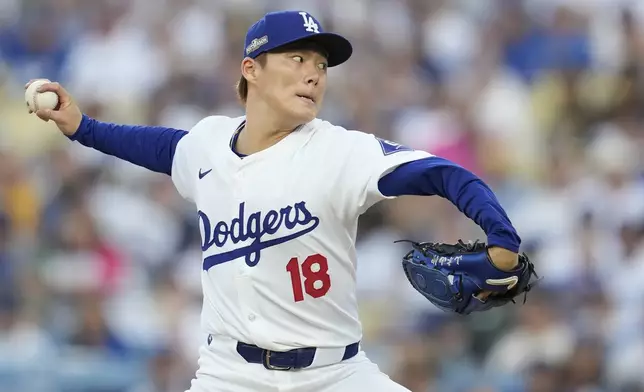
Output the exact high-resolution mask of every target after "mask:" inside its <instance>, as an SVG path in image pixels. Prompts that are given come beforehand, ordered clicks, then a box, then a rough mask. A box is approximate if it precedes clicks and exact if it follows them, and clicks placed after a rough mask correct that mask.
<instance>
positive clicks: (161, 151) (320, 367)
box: [36, 11, 534, 392]
mask: <svg viewBox="0 0 644 392" xmlns="http://www.w3.org/2000/svg"><path fill="white" fill-rule="evenodd" d="M241 49H242V53H241V54H242V56H241V57H240V73H241V77H240V81H239V83H238V88H237V93H238V95H239V99H240V100H241V101H242V103H243V105H244V107H245V114H244V116H241V117H237V118H230V117H226V116H220V115H213V116H209V117H206V118H204V119H203V120H201V121H199V122H198V123H197V124H196V125H195V126H194V127H193V128H192V129H190V130H189V131H186V130H180V129H170V128H163V127H149V126H130V125H119V124H112V123H105V122H100V121H97V120H96V119H93V118H90V117H89V116H87V115H85V114H83V112H82V111H81V110H80V108H79V107H78V106H77V104H76V103H75V102H74V100H73V99H72V97H71V96H70V95H69V94H68V92H67V91H65V89H64V88H63V87H62V86H60V85H59V84H57V83H55V82H52V83H48V84H45V85H43V86H42V87H41V89H40V91H52V92H55V93H56V94H57V95H58V97H59V102H60V104H59V107H58V108H56V109H55V110H48V109H47V110H38V111H37V112H36V115H37V116H38V117H40V118H41V119H43V120H45V121H49V120H51V121H54V122H55V123H56V124H57V126H58V128H60V130H61V131H62V132H63V133H64V134H65V135H66V136H67V137H68V138H69V139H71V140H72V141H75V142H77V143H81V144H82V145H84V146H87V147H90V148H94V149H96V150H99V151H102V152H103V153H105V154H109V155H112V156H115V157H118V158H120V159H124V160H126V161H129V162H131V163H133V164H136V165H139V166H142V167H145V168H147V169H149V170H152V171H155V172H159V173H165V174H167V175H169V176H171V178H172V181H173V183H174V185H175V186H176V189H177V190H178V192H179V193H180V194H181V195H182V196H183V197H184V198H185V199H186V200H189V201H191V202H192V203H194V205H195V206H196V219H198V220H199V227H200V232H201V240H202V241H201V250H202V251H203V257H202V260H201V263H202V269H201V270H202V273H201V283H202V287H203V296H204V297H203V311H202V328H203V329H204V330H205V332H206V333H207V334H208V339H207V341H205V342H204V344H203V346H202V348H201V349H200V359H199V369H198V371H197V373H196V377H195V379H194V380H193V382H192V385H191V387H190V391H193V392H214V391H230V392H251V391H258V392H259V391H261V392H268V391H275V392H277V391H292V392H299V391H319V392H331V391H334V392H353V391H372V392H376V391H382V392H393V391H405V390H406V389H405V388H403V387H402V386H400V385H397V384H396V383H394V382H393V381H391V380H390V379H389V377H388V376H386V375H385V374H383V373H382V372H381V371H380V370H379V368H378V367H377V365H375V364H374V363H372V362H371V361H370V360H369V359H368V358H367V356H366V355H365V353H364V352H363V351H362V349H361V346H360V339H361V336H362V328H361V324H360V320H359V319H358V309H357V301H356V276H355V271H356V251H355V239H356V231H357V225H358V217H359V216H360V215H361V214H362V213H364V212H365V211H366V210H367V209H368V208H369V207H371V206H373V205H374V204H375V203H377V202H379V201H381V200H384V199H387V198H394V197H397V196H401V195H427V196H432V195H436V196H439V197H443V198H445V199H447V200H449V201H451V202H452V203H453V204H454V205H455V206H457V207H458V208H459V210H460V211H461V212H462V213H463V214H465V215H466V216H468V217H469V218H471V219H472V220H473V221H475V222H476V223H477V224H478V225H479V226H480V227H481V228H482V229H483V230H484V231H485V233H486V235H487V243H478V242H476V243H463V242H459V243H458V244H452V245H449V244H432V243H412V244H411V245H410V251H409V254H408V255H407V256H405V258H404V260H402V261H399V262H401V263H402V269H403V271H404V273H405V274H406V275H407V277H408V278H409V281H410V283H411V284H412V286H413V287H414V288H415V289H417V290H418V291H419V292H420V293H421V294H422V295H424V296H425V297H427V299H428V300H429V301H430V302H431V303H432V304H434V305H435V306H438V307H440V308H441V309H444V310H445V311H450V312H457V313H460V314H469V313H471V312H474V311H484V310H487V309H490V308H492V307H495V306H503V305H505V304H507V303H508V302H510V301H513V298H515V297H516V296H518V295H519V294H521V293H524V292H526V291H528V290H529V289H530V287H531V283H530V279H531V276H532V275H533V274H534V267H533V266H532V264H531V263H530V261H529V260H528V258H527V256H525V255H519V254H518V252H519V245H520V238H519V236H518V235H517V233H516V231H515V229H514V228H513V227H512V224H511V222H510V220H509V219H508V217H507V216H506V213H505V212H504V210H503V208H502V207H501V206H500V205H499V202H498V201H497V199H496V198H495V196H494V194H493V193H492V191H491V190H490V188H489V187H488V186H487V185H486V184H484V183H483V182H482V181H481V180H480V179H479V178H477V177H476V176H475V175H473V174H472V173H470V172H469V171H467V170H465V169H464V168H462V167H460V166H458V165H456V164H454V163H452V162H450V161H448V160H446V159H442V158H440V157H437V156H433V155H432V154H430V153H428V152H425V151H418V150H413V149H411V148H408V147H406V146H403V145H400V144H397V143H394V142H391V141H387V140H383V139H380V138H378V137H375V136H374V135H372V134H369V133H365V132H361V131H358V130H347V129H344V128H342V127H340V126H337V125H333V124H330V123H329V122H326V121H324V120H321V119H318V118H317V114H318V111H319V110H320V108H321V107H322V104H323V101H324V94H325V89H326V86H327V69H328V67H335V66H338V65H340V64H342V63H344V62H346V61H347V60H349V58H350V57H351V54H352V46H351V44H350V43H349V41H348V40H347V39H345V38H344V37H342V36H340V35H337V34H333V33H330V32H325V30H324V29H323V28H322V25H321V24H320V22H319V21H318V20H317V19H316V18H315V17H313V16H312V15H311V14H309V13H307V12H303V11H302V12H300V11H284V12H274V13H269V14H266V15H265V16H264V17H263V18H262V19H260V20H259V21H257V22H256V23H255V24H253V25H252V26H251V27H250V28H249V30H248V32H247V35H246V40H245V43H244V47H243V48H241ZM365 262H366V263H368V260H365Z"/></svg>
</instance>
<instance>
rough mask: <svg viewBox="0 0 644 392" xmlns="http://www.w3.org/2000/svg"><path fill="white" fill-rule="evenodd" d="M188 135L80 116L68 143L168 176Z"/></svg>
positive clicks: (177, 130) (171, 130)
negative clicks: (182, 139)
mask: <svg viewBox="0 0 644 392" xmlns="http://www.w3.org/2000/svg"><path fill="white" fill-rule="evenodd" d="M187 133H188V132H187V131H183V130H180V129H173V128H164V127H151V126H144V125H120V124H112V123H105V122H100V121H98V120H96V119H93V118H91V117H89V116H87V115H85V114H84V115H83V119H82V121H81V124H80V126H79V127H78V130H77V131H76V133H74V135H72V136H70V137H69V139H71V140H74V141H77V142H79V143H80V144H82V145H84V146H86V147H91V148H93V149H95V150H98V151H101V152H103V153H105V154H108V155H111V156H114V157H117V158H120V159H123V160H126V161H128V162H131V163H133V164H135V165H138V166H141V167H144V168H147V169H149V170H152V171H154V172H157V173H164V174H167V175H170V174H171V172H172V160H173V158H174V153H175V151H176V148H177V143H179V140H181V138H182V137H184V136H185V135H186V134H187Z"/></svg>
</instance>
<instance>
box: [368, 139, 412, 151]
mask: <svg viewBox="0 0 644 392" xmlns="http://www.w3.org/2000/svg"><path fill="white" fill-rule="evenodd" d="M376 139H377V140H378V143H380V148H382V153H383V154H385V155H391V154H395V153H397V152H401V151H414V149H413V148H410V147H407V146H403V145H402V144H399V143H396V142H392V141H390V140H385V139H381V138H379V137H377V138H376Z"/></svg>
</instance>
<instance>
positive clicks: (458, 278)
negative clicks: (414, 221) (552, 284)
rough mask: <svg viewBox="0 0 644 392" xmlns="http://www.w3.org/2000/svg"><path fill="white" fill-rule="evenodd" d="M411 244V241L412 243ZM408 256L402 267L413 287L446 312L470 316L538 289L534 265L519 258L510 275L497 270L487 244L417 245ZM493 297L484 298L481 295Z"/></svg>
mask: <svg viewBox="0 0 644 392" xmlns="http://www.w3.org/2000/svg"><path fill="white" fill-rule="evenodd" d="M409 242H411V241H409ZM411 243H412V247H413V249H412V250H410V251H409V253H407V254H406V255H405V257H404V258H403V261H402V266H403V269H404V271H405V275H407V278H408V279H409V282H410V283H411V285H412V286H413V287H414V288H415V289H416V290H417V291H418V292H420V293H421V294H422V295H424V296H425V297H426V298H427V299H429V301H430V302H432V303H433V304H434V305H436V306H437V307H439V308H440V309H443V310H444V311H446V312H455V313H459V314H470V313H472V312H481V311H486V310H489V309H491V308H495V307H499V306H504V305H506V304H508V303H509V302H513V303H514V302H515V301H514V300H515V298H516V297H517V296H519V295H521V294H523V295H524V299H523V301H524V303H525V301H526V298H527V292H528V291H530V289H531V288H532V287H533V286H534V284H535V283H536V281H534V282H533V281H532V277H533V276H535V277H536V278H537V279H539V276H538V275H537V273H536V272H535V269H534V265H533V264H532V262H530V259H529V258H528V256H527V255H526V254H525V253H523V254H520V255H519V264H518V265H517V267H516V268H515V269H514V270H512V271H509V272H506V271H502V270H500V269H499V268H497V267H496V266H495V265H494V264H493V263H492V261H491V260H490V256H489V254H488V251H487V249H488V247H487V245H486V244H485V243H481V242H478V241H477V242H474V243H468V244H465V243H464V242H463V241H460V240H459V242H458V243H457V244H443V243H430V242H425V243H416V242H411ZM484 292H488V293H490V295H489V296H487V297H486V298H481V297H483V296H481V295H480V294H481V293H484Z"/></svg>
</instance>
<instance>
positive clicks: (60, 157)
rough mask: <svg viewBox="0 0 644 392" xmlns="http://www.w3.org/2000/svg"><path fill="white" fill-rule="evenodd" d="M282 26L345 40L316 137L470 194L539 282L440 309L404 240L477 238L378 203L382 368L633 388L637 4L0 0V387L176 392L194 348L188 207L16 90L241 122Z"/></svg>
mask: <svg viewBox="0 0 644 392" xmlns="http://www.w3.org/2000/svg"><path fill="white" fill-rule="evenodd" d="M286 8H298V9H304V10H307V11H308V12H310V13H312V14H313V15H315V16H316V17H318V18H319V19H320V20H321V21H323V24H324V25H325V27H326V29H327V30H338V31H340V32H341V33H342V34H344V35H346V36H347V37H349V38H350V39H351V40H352V42H353V44H354V56H353V58H352V59H351V60H350V61H349V62H348V63H347V64H345V65H343V66H341V67H338V68H332V69H330V70H329V90H328V94H327V98H326V100H325V105H326V106H325V108H324V110H323V111H322V113H321V115H320V117H322V118H324V119H326V120H329V121H331V122H333V123H336V124H339V125H343V126H345V127H346V128H352V129H359V130H362V131H366V132H370V133H374V134H377V135H378V136H381V137H386V138H389V139H392V140H395V141H398V142H401V143H404V144H407V145H410V146H412V147H415V148H419V149H425V150H427V151H429V152H432V153H434V154H436V155H440V156H443V157H446V158H448V159H451V160H453V161H455V162H458V163H459V164H461V165H463V166H464V167H466V168H468V169H470V170H471V171H473V172H475V173H476V174H478V175H479V176H480V177H482V178H483V179H484V180H485V181H486V182H487V183H488V184H490V186H491V187H492V188H493V190H494V191H495V192H496V193H497V195H498V197H499V199H500V200H501V202H502V204H503V205H504V207H505V208H506V209H507V211H508V214H509V216H510V218H511V220H512V221H513V223H514V224H515V226H516V227H517V229H518V230H519V234H520V235H521V237H522V240H523V242H522V251H525V252H526V253H528V254H529V255H530V256H531V258H532V259H533V260H534V261H535V263H536V266H537V269H538V272H539V273H540V274H541V275H543V277H544V279H543V280H542V281H541V282H540V286H538V288H537V289H535V290H533V291H532V292H531V293H529V295H528V298H527V302H526V303H525V304H522V303H521V301H519V302H518V303H517V304H516V305H509V306H507V307H505V308H502V309H497V310H494V311H490V312H487V313H485V314H480V315H474V316H469V317H451V316H449V315H447V314H445V313H443V312H440V311H437V310H436V309H435V308H433V307H432V306H431V305H430V304H429V303H428V302H427V301H426V300H425V299H424V298H423V297H421V296H420V295H419V294H417V293H416V292H414V291H413V290H412V289H411V287H410V286H409V285H408V283H407V282H406V280H405V277H404V276H403V274H402V270H401V268H400V258H401V256H402V255H403V254H404V252H405V247H404V246H403V245H400V246H399V245H394V244H393V241H395V240H398V239H412V240H423V241H456V240H457V239H459V238H462V239H464V240H470V239H476V238H478V239H481V240H485V236H484V233H482V232H481V230H480V229H478V228H477V227H476V226H475V225H474V224H473V223H472V222H471V221H470V220H468V219H467V218H465V217H463V216H462V215H461V214H460V212H458V211H457V210H456V208H455V207H453V206H452V205H451V204H450V203H449V202H447V201H445V200H443V199H440V198H437V197H432V198H426V197H401V198H398V199H395V200H388V201H386V202H383V203H381V204H379V205H377V206H376V207H374V208H372V209H371V210H369V211H368V212H367V213H366V214H365V215H364V216H363V217H362V219H361V222H360V231H359V242H358V256H359V257H358V263H359V265H358V283H359V293H358V297H359V300H360V306H361V312H362V320H363V323H364V327H365V335H364V341H363V344H364V348H365V350H366V352H367V354H368V355H369V356H370V357H371V358H372V360H373V361H375V362H376V363H377V364H378V365H379V366H380V368H381V369H382V370H383V371H385V372H387V373H388V374H390V375H391V377H392V378H393V379H394V380H396V381H398V382H400V383H401V384H403V385H405V386H406V387H408V388H409V389H410V390H412V391H413V392H436V391H440V392H582V391H583V392H642V391H644V176H643V174H644V162H643V161H642V154H641V153H640V152H641V151H644V117H643V114H644V73H643V72H644V27H642V26H643V25H644V23H643V22H644V2H642V1H641V0H630V1H629V0H484V1H482V0H297V1H295V0H154V1H152V0H92V1H81V0H0V391H2V392H5V391H16V390H21V391H32V392H40V391H43V392H62V391H66V392H76V391H78V392H81V391H82V392H170V391H172V392H175V391H182V390H185V389H187V388H188V387H189V384H190V380H191V379H192V378H193V376H194V372H195V370H196V367H197V362H196V361H197V348H198V347H199V345H201V344H203V343H204V336H203V334H202V332H201V331H200V330H199V312H200V309H201V287H200V278H199V273H200V247H199V243H200V239H199V232H198V227H197V220H196V215H195V212H194V210H193V207H192V206H191V205H188V204H187V203H186V202H184V201H183V200H182V199H181V198H180V197H179V196H178V194H177V193H176V191H175V189H174V188H173V186H172V184H171V182H170V181H169V179H168V178H166V177H165V176H162V175H158V174H154V173H150V172H148V171H146V170H144V169H140V168H137V167H135V166H133V165H130V164H127V163H123V162H119V161H117V160H115V159H112V158H110V157H107V156H104V155H102V154H100V153H98V152H95V151H92V150H89V149H86V148H84V147H81V146H80V145H78V144H77V143H70V142H69V141H68V140H66V139H65V138H64V137H63V136H61V135H60V134H59V133H58V132H57V130H56V128H55V126H54V125H53V124H51V123H43V122H42V121H40V120H38V119H37V118H35V116H29V115H28V114H27V110H26V108H25V103H24V98H23V95H24V94H23V92H24V90H23V86H24V84H25V83H26V82H27V81H28V80H30V79H32V78H48V79H51V80H56V81H59V82H61V83H63V84H64V85H65V86H66V87H67V89H68V90H69V91H70V92H71V93H72V95H73V96H74V97H75V99H76V100H77V101H78V102H79V104H80V105H81V108H82V110H83V111H84V112H85V113H87V114H89V115H91V116H94V117H95V118H98V119H100V120H104V121H110V122H119V123H128V124H150V125H164V126H170V127H177V128H183V129H189V128H190V127H191V126H192V125H194V124H195V123H196V122H197V121H198V120H199V119H201V118H202V117H204V116H207V115H209V114H215V113H217V114H225V115H230V116H234V115H240V114H242V113H243V111H242V107H240V106H239V105H238V103H237V102H236V100H235V92H234V83H235V82H236V80H237V79H238V76H239V63H240V61H241V56H242V50H243V48H242V46H243V37H244V34H245V31H246V29H247V27H248V26H249V25H250V24H251V23H252V22H253V21H254V20H256V19H257V18H258V17H260V16H261V15H262V14H263V13H264V12H266V11H270V10H276V9H286ZM258 192H261V190H258Z"/></svg>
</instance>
